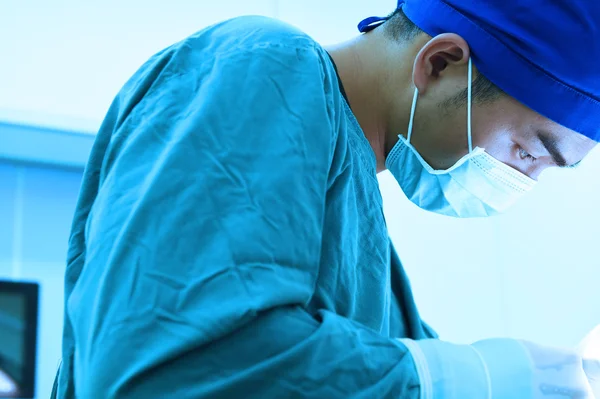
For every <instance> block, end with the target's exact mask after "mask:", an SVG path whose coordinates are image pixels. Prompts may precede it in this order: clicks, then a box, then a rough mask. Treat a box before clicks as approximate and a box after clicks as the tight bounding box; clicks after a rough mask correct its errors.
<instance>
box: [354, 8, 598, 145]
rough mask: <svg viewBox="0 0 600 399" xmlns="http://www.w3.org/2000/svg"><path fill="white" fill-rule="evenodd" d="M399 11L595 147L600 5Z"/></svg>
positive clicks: (374, 20)
mask: <svg viewBox="0 0 600 399" xmlns="http://www.w3.org/2000/svg"><path fill="white" fill-rule="evenodd" d="M398 8H402V10H403V12H404V14H406V16H407V17H408V18H409V19H410V20H411V21H412V22H413V23H414V24H416V25H417V26H418V27H419V28H421V29H422V30H423V31H425V32H426V33H428V34H429V35H431V36H436V35H439V34H442V33H448V32H451V33H456V34H458V35H460V36H462V37H463V38H464V39H465V40H466V41H467V43H469V46H470V47H471V54H472V59H473V62H474V63H475V65H476V66H477V68H478V69H479V71H481V73H482V74H483V75H484V76H485V77H487V78H488V79H489V80H490V81H492V82H493V83H494V84H495V85H497V86H498V87H500V88H501V89H502V90H503V91H504V92H506V93H507V94H508V95H510V96H512V97H514V98H515V99H517V100H518V101H520V102H521V103H523V104H525V105H526V106H528V107H529V108H531V109H533V110H534V111H536V112H538V113H539V114H541V115H544V116H546V117H547V118H549V119H551V120H553V121H555V122H556V123H559V124H561V125H563V126H565V127H567V128H570V129H572V130H574V131H576V132H579V133H581V134H583V135H585V136H587V137H589V138H591V139H593V140H595V141H600V65H599V62H600V0H486V1H476V0H401V1H399V2H398ZM386 19H387V17H371V18H367V19H365V20H364V21H362V22H361V23H360V24H359V26H358V28H359V30H360V31H361V32H368V31H369V30H371V29H374V28H375V27H377V26H379V25H380V24H382V23H383V22H384V21H385V20H386Z"/></svg>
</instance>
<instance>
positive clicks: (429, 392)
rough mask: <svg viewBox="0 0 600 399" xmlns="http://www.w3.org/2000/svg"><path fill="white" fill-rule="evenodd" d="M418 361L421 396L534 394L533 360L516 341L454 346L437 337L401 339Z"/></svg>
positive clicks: (481, 398)
mask: <svg viewBox="0 0 600 399" xmlns="http://www.w3.org/2000/svg"><path fill="white" fill-rule="evenodd" d="M399 341H400V342H401V343H402V344H404V345H405V346H406V347H407V349H408V350H409V351H410V354H411V355H412V357H413V360H414V362H415V367H416V369H417V373H418V375H419V381H420V386H421V394H420V399H449V398H461V399H463V398H464V399H469V398H475V399H515V398H524V397H531V394H532V386H531V361H530V358H529V355H528V352H527V350H526V348H524V347H523V346H522V345H521V343H520V342H519V341H517V340H512V339H492V340H486V341H480V342H476V343H475V344H473V345H455V344H450V343H448V342H443V341H439V340H435V339H426V340H421V341H413V340H410V339H400V340H399Z"/></svg>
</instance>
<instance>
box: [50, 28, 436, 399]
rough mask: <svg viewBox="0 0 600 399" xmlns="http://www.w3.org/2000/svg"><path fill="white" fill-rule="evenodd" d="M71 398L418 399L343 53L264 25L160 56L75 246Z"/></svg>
mask: <svg viewBox="0 0 600 399" xmlns="http://www.w3.org/2000/svg"><path fill="white" fill-rule="evenodd" d="M64 323H65V324H64V337H63V361H62V365H61V368H60V371H59V374H58V376H57V384H56V392H55V393H56V396H57V397H58V398H73V397H75V396H76V397H78V398H113V397H118V398H319V399H325V398H400V397H402V398H418V397H419V382H418V377H417V373H416V369H415V366H414V363H413V361H412V358H411V357H410V354H409V353H408V352H407V349H406V348H405V346H404V345H402V344H400V343H399V342H397V340H395V338H398V337H408V338H412V339H423V338H429V337H434V333H433V332H432V331H431V330H430V329H429V328H428V327H427V326H426V325H425V324H424V323H423V322H422V321H421V319H420V317H419V314H418V312H417V309H416V307H415V304H414V300H413V296H412V293H411V289H410V286H409V283H408V280H407V277H406V275H405V273H404V271H403V269H402V266H401V264H400V261H399V259H398V256H397V254H396V252H395V250H394V248H393V247H392V244H391V242H390V238H389V235H388V232H387V228H386V223H385V220H384V215H383V210H382V199H381V194H380V191H379V187H378V181H377V177H376V170H375V157H374V154H373V152H372V150H371V147H370V146H369V143H368V141H367V140H366V138H365V136H364V134H363V132H362V131H361V129H360V127H359V125H358V123H357V121H356V119H355V117H354V116H353V114H352V112H351V110H350V108H349V106H348V104H347V103H346V101H345V99H344V96H343V95H342V92H341V87H340V84H339V81H338V77H337V74H336V70H335V66H334V65H333V63H332V61H331V59H330V58H329V57H328V54H327V53H326V52H325V50H324V49H323V48H322V47H321V46H319V45H318V44H317V43H316V42H315V41H314V40H312V39H311V38H310V37H308V36H307V35H306V34H304V33H302V32H300V31H299V30H297V29H295V28H293V27H290V26H288V25H286V24H284V23H282V22H279V21H276V20H272V19H268V18H263V17H242V18H237V19H233V20H230V21H226V22H223V23H221V24H217V25H214V26H212V27H209V28H207V29H205V30H203V31H201V32H199V33H197V34H195V35H193V36H191V37H189V38H187V39H185V40H183V41H181V42H179V43H177V44H175V45H173V46H171V47H169V48H167V49H165V50H164V51H162V52H160V53H159V54H157V55H155V56H154V57H152V58H151V59H150V60H149V61H148V62H146V63H145V64H144V65H143V66H142V67H141V69H140V70H139V71H138V72H137V73H136V74H135V75H134V76H133V77H132V78H131V79H130V80H129V81H128V82H127V83H126V84H125V86H124V87H123V89H122V90H121V91H120V93H119V94H118V95H117V97H116V99H115V100H114V102H113V104H112V106H111V108H110V109H109V111H108V114H107V116H106V119H105V120H104V122H103V124H102V126H101V128H100V131H99V133H98V136H97V139H96V142H95V145H94V147H93V150H92V153H91V157H90V160H89V164H88V166H87V168H86V171H85V177H84V182H83V186H82V189H81V193H80V197H79V201H78V205H77V209H76V213H75V217H74V222H73V226H72V232H71V237H70V242H69V254H68V263H67V269H66V277H65V321H64Z"/></svg>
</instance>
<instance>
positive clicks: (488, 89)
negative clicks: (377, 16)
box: [382, 8, 503, 107]
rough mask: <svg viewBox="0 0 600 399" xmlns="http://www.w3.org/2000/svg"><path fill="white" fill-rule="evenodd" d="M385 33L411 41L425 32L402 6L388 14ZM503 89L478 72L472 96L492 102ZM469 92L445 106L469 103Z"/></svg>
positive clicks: (479, 100)
mask: <svg viewBox="0 0 600 399" xmlns="http://www.w3.org/2000/svg"><path fill="white" fill-rule="evenodd" d="M382 28H383V29H384V33H385V35H386V36H387V37H388V38H389V39H392V40H398V41H411V40H413V39H415V38H416V37H417V36H419V35H420V34H424V33H425V32H424V31H423V30H421V28H419V27H418V26H417V25H415V24H414V23H413V22H412V21H411V20H410V19H408V17H407V16H406V14H404V11H402V9H401V8H398V9H397V10H396V11H394V12H393V13H392V14H390V15H389V16H388V20H387V21H386V22H385V23H384V24H383V26H382ZM502 94H503V91H502V90H501V89H500V88H499V87H498V86H496V85H495V84H493V83H492V82H491V81H490V80H489V79H488V78H486V77H485V76H483V75H482V74H481V73H479V74H477V77H476V78H475V80H474V81H473V86H472V96H473V101H474V102H477V103H478V104H481V103H490V102H493V101H494V100H497V99H498V98H499V97H500V96H501V95H502ZM467 96H468V92H467V89H465V90H463V91H462V92H460V93H458V94H457V95H456V96H454V97H452V98H450V99H448V100H446V101H444V102H443V104H442V105H443V106H446V107H449V106H454V107H460V106H462V105H465V104H466V103H467Z"/></svg>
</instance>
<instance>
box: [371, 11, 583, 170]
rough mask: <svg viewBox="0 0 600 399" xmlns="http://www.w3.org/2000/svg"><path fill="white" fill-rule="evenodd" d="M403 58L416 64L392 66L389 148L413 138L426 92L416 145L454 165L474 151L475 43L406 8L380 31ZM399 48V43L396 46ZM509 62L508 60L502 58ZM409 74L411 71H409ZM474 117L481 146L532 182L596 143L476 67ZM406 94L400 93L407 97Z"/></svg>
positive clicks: (429, 157)
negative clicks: (415, 19)
mask: <svg viewBox="0 0 600 399" xmlns="http://www.w3.org/2000/svg"><path fill="white" fill-rule="evenodd" d="M378 30H379V32H378V33H377V34H378V35H380V36H381V38H382V39H383V40H386V41H388V42H389V43H388V44H387V45H388V46H390V48H392V49H394V48H395V50H392V51H395V52H396V54H398V56H397V57H398V58H399V59H400V58H401V59H403V62H404V63H409V64H410V67H411V71H410V72H411V74H410V75H409V79H410V81H407V76H406V75H407V72H408V71H407V69H406V68H397V69H392V70H391V71H390V75H389V77H388V80H389V82H390V83H389V84H386V87H387V89H388V90H386V91H385V94H384V95H385V96H386V98H387V101H388V102H389V104H390V105H391V109H395V110H398V111H399V112H390V113H389V116H388V117H389V119H388V121H387V126H388V129H387V131H386V139H385V150H384V151H385V153H386V154H387V153H389V151H390V150H391V149H392V147H393V146H394V145H395V144H396V142H397V141H398V134H399V133H400V134H402V135H406V133H407V118H409V116H410V115H409V113H408V110H407V104H408V103H409V102H410V101H411V100H412V98H413V95H414V89H415V88H416V89H418V101H417V103H416V109H415V113H414V120H413V127H412V137H411V144H412V145H413V146H414V147H415V149H416V150H417V151H418V152H419V153H420V155H421V156H422V157H423V158H424V160H425V161H426V162H427V163H428V164H429V165H431V166H432V167H433V168H435V169H447V168H450V167H452V166H453V165H454V164H455V163H456V162H457V161H458V160H459V159H460V158H461V157H463V156H464V155H465V154H467V152H468V151H469V149H468V141H467V107H468V105H469V103H468V101H467V100H468V90H467V86H468V79H467V76H468V65H469V58H470V57H471V49H470V47H469V43H468V42H467V41H466V40H465V39H464V38H462V37H461V36H460V35H458V34H454V33H442V34H439V35H437V36H435V37H432V36H430V35H428V34H426V33H425V32H424V31H422V30H421V29H420V28H418V27H417V26H416V25H415V24H414V23H412V22H411V21H410V20H409V19H408V18H407V17H406V15H405V14H404V13H403V12H402V10H401V9H398V10H397V11H396V12H395V13H394V14H393V15H392V16H391V17H390V18H389V19H388V20H387V22H385V24H383V25H382V26H381V28H380V29H378ZM394 46H395V47H394ZM498 63H502V60H500V59H499V60H498ZM403 75H404V76H403ZM471 90H472V101H471V104H472V105H471V111H472V116H471V122H472V129H471V131H472V140H473V146H478V147H482V148H485V150H486V152H487V153H489V154H490V155H491V156H493V157H494V158H496V159H497V160H499V161H501V162H503V163H504V164H506V165H509V166H510V167H512V168H514V169H515V170H517V171H519V172H521V173H523V174H524V175H526V176H529V177H531V178H532V179H537V178H538V177H539V175H540V174H541V173H542V172H543V171H544V170H545V169H547V168H549V167H570V166H573V165H576V164H577V163H578V162H579V161H581V160H582V159H583V158H584V157H585V156H586V155H587V154H588V153H589V152H590V151H591V150H592V148H593V147H594V146H595V141H594V140H592V139H590V138H588V137H586V136H584V135H582V134H579V133H577V132H575V131H573V130H571V129H569V128H567V127H564V126H562V125H560V124H558V123H556V122H554V121H552V120H550V119H549V118H547V117H545V116H542V115H541V114H539V113H537V112H535V111H534V110H532V109H531V108H529V107H527V106H525V105H523V104H522V103H521V102H520V101H518V100H516V99H515V98H513V97H511V96H510V95H507V94H505V93H504V92H503V91H502V90H501V89H500V88H499V87H498V86H496V85H495V84H493V83H492V82H491V81H490V80H489V79H487V78H486V77H485V76H484V75H483V74H481V73H479V72H478V71H477V69H476V67H473V72H472V87H471ZM399 94H400V95H399Z"/></svg>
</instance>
